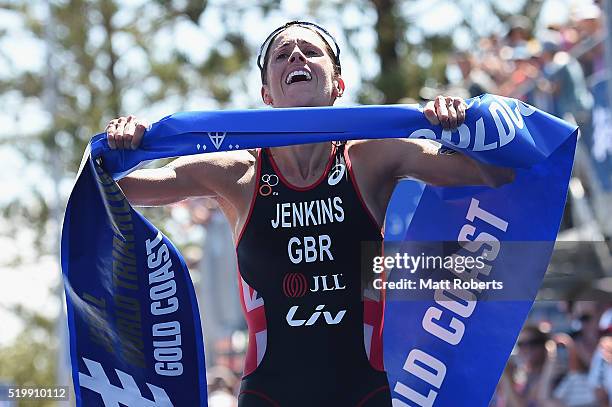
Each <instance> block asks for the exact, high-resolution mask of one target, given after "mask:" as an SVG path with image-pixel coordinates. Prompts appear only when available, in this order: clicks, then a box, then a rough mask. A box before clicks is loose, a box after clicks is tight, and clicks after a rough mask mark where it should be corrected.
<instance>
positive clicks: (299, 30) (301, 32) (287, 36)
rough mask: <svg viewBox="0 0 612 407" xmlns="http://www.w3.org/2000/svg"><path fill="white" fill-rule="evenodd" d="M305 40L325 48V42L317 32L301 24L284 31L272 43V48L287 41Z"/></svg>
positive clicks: (293, 42)
mask: <svg viewBox="0 0 612 407" xmlns="http://www.w3.org/2000/svg"><path fill="white" fill-rule="evenodd" d="M304 41H305V42H309V43H311V44H313V45H316V46H318V47H320V48H322V49H324V48H325V42H324V41H323V39H322V38H321V37H320V36H319V35H318V34H317V33H315V32H314V31H312V30H310V29H308V28H306V27H300V26H292V27H289V28H287V29H286V30H284V31H282V32H281V33H280V34H278V35H277V36H276V38H275V39H274V41H273V42H272V44H271V45H270V48H271V49H275V48H278V47H279V46H282V45H283V44H285V43H292V44H295V43H296V42H297V43H300V42H304Z"/></svg>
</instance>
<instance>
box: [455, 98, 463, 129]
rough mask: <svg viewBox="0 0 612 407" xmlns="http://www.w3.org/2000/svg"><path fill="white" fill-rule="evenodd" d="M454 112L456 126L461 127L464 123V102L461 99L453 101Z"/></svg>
mask: <svg viewBox="0 0 612 407" xmlns="http://www.w3.org/2000/svg"><path fill="white" fill-rule="evenodd" d="M454 105H455V110H456V111H457V126H461V125H462V124H463V122H465V106H466V104H465V102H464V101H463V99H461V98H456V99H455V101H454Z"/></svg>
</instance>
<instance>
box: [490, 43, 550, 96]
mask: <svg viewBox="0 0 612 407" xmlns="http://www.w3.org/2000/svg"><path fill="white" fill-rule="evenodd" d="M533 44H534V43H533V42H531V43H525V44H523V45H519V46H517V47H514V48H511V49H509V48H507V47H506V48H504V49H502V50H501V53H502V56H503V57H505V58H506V59H507V62H508V63H510V64H512V66H513V68H514V69H513V70H512V73H511V75H510V77H509V78H508V79H507V80H506V81H505V82H504V83H502V84H500V85H499V88H498V92H499V94H501V95H503V96H511V97H518V98H519V99H522V100H524V101H526V102H528V103H532V104H535V103H533V100H529V99H528V97H527V94H526V93H527V92H526V91H527V90H528V89H529V88H530V87H531V85H532V84H533V82H534V81H535V80H536V78H538V76H539V75H540V67H539V66H538V64H537V60H536V59H535V58H534V50H533ZM537 107H540V106H537ZM540 108H541V107H540Z"/></svg>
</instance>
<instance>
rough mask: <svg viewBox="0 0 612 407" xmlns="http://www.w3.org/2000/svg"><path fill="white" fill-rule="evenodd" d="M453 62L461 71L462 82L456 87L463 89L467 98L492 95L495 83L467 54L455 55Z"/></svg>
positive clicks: (459, 53)
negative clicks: (467, 95)
mask: <svg viewBox="0 0 612 407" xmlns="http://www.w3.org/2000/svg"><path fill="white" fill-rule="evenodd" d="M454 61H455V63H456V64H457V67H458V68H459V70H460V71H461V77H462V81H461V82H460V83H459V84H458V86H460V87H462V88H463V89H465V90H466V91H467V92H468V94H469V97H474V96H478V95H482V94H483V93H494V91H495V82H494V81H493V79H491V77H490V76H489V75H488V74H487V73H486V72H485V71H483V70H482V69H480V67H479V66H478V64H477V62H476V60H475V58H474V57H473V56H472V55H471V54H469V53H467V52H458V53H456V54H455V57H454Z"/></svg>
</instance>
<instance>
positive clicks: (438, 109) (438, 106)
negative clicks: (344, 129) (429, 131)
mask: <svg viewBox="0 0 612 407" xmlns="http://www.w3.org/2000/svg"><path fill="white" fill-rule="evenodd" d="M466 110H467V103H465V100H464V99H463V98H460V97H452V96H438V97H436V98H435V99H434V100H432V101H429V102H427V104H426V105H425V108H424V109H423V113H424V114H425V117H426V118H427V120H429V122H430V123H431V124H433V125H434V126H435V125H438V124H439V125H441V126H442V128H443V129H444V130H450V131H455V130H457V127H459V126H461V125H462V124H463V122H464V121H465V111H466Z"/></svg>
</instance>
